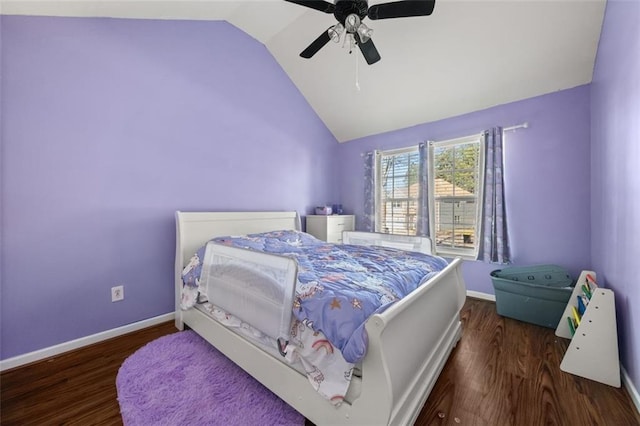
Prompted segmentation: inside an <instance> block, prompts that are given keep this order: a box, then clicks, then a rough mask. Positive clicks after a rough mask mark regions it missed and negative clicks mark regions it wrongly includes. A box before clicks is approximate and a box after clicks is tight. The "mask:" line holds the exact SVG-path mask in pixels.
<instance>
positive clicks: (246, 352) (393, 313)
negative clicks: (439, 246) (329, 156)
mask: <svg viewBox="0 0 640 426" xmlns="http://www.w3.org/2000/svg"><path fill="white" fill-rule="evenodd" d="M280 229H297V230H299V229H300V218H299V217H298V215H297V213H296V212H238V213H235V212H176V233H177V234H176V267H175V283H176V286H175V291H176V318H175V322H176V327H177V328H178V329H180V330H183V329H184V327H185V326H187V327H189V328H191V329H192V330H194V331H195V332H196V333H198V334H199V335H200V336H202V337H203V338H204V339H206V340H207V341H208V342H210V343H211V344H212V345H213V346H215V347H216V348H217V349H218V350H220V351H221V352H222V353H224V354H225V355H226V356H227V357H229V358H230V359H232V360H233V361H234V362H235V363H236V364H238V365H239V366H240V367H242V368H243V369H244V370H245V371H247V372H248V373H249V374H251V375H252V376H253V377H254V378H256V379H257V380H258V381H260V382H261V383H262V384H263V385H265V386H266V387H267V388H269V389H270V390H271V391H272V392H274V393H275V394H276V395H278V396H279V397H280V398H282V399H283V400H284V401H286V402H287V403H288V404H289V405H291V406H292V407H294V408H295V409H296V410H298V411H299V412H300V413H301V414H303V415H304V416H305V417H306V418H307V419H309V420H310V421H312V422H313V423H315V424H316V425H325V424H330V425H338V424H350V425H363V424H366V425H378V424H380V425H387V424H392V425H409V424H413V422H415V420H416V418H417V416H418V414H419V413H420V411H421V409H422V407H423V405H424V403H425V401H426V400H427V397H428V396H429V393H430V392H431V389H432V388H433V386H434V384H435V382H436V380H437V378H438V376H439V374H440V372H441V371H442V368H443V367H444V364H445V362H446V361H447V359H448V357H449V354H450V353H451V351H452V350H453V348H454V347H455V345H456V343H457V342H458V340H459V339H460V336H461V333H462V329H461V324H460V319H459V313H460V309H461V308H462V305H463V304H464V300H465V294H466V291H465V285H464V281H463V278H462V272H461V263H462V262H461V260H460V259H455V260H453V261H452V262H451V263H450V264H449V265H448V266H447V267H446V268H445V269H444V270H443V271H442V272H441V273H440V274H438V275H437V276H435V277H433V278H432V279H430V280H429V281H428V282H427V283H425V284H424V285H422V286H420V287H419V288H418V289H417V290H415V291H414V292H412V293H411V294H410V295H409V296H407V297H405V298H404V299H402V300H400V301H399V302H397V303H395V304H394V305H392V306H391V307H390V308H389V309H387V310H386V311H385V312H383V313H381V314H375V315H373V316H372V317H371V318H370V319H369V320H368V321H367V323H366V325H365V327H366V330H367V333H368V337H369V346H368V350H367V355H366V357H365V358H364V360H363V361H362V365H361V370H362V389H361V392H360V395H359V396H358V397H356V398H355V399H354V400H353V401H352V402H350V403H348V402H346V401H345V402H343V403H342V404H341V405H340V406H338V407H335V406H333V405H331V404H330V403H329V402H328V401H327V400H326V399H324V398H323V397H321V396H320V395H319V394H318V393H317V392H316V391H315V390H314V389H313V387H312V386H311V385H310V383H309V382H308V379H307V377H306V376H304V375H302V374H300V373H299V372H298V371H296V370H295V369H293V368H292V367H290V366H289V365H287V364H286V363H285V362H284V361H282V360H281V359H278V358H277V357H275V356H273V355H270V354H268V353H266V352H264V351H263V350H261V349H260V348H258V347H257V346H255V345H254V344H252V343H251V342H249V341H247V340H245V339H244V338H242V337H241V336H239V335H238V334H236V333H234V332H232V331H230V330H229V329H227V328H226V327H224V326H223V325H222V324H220V323H218V322H217V321H215V320H213V319H212V318H211V317H209V316H207V315H206V314H204V313H202V312H201V311H200V310H197V309H189V310H186V311H183V310H181V309H180V294H181V288H182V279H181V272H182V269H183V266H184V265H186V263H188V261H189V259H190V258H191V256H192V255H193V253H195V252H196V251H197V250H198V248H200V247H202V246H203V245H204V244H205V243H206V242H207V241H208V240H210V239H211V238H213V237H216V236H223V235H242V234H248V233H256V232H267V231H273V230H280ZM409 330H410V331H411V333H410V332H409ZM416 331H417V332H418V336H420V337H421V338H416V337H415V332H416Z"/></svg>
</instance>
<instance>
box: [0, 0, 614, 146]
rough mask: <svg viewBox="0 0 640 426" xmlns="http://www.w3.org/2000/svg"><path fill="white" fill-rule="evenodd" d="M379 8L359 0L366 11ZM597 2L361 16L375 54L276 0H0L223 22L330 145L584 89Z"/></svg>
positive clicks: (527, 1) (467, 5)
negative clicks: (285, 80) (252, 48)
mask: <svg viewBox="0 0 640 426" xmlns="http://www.w3.org/2000/svg"><path fill="white" fill-rule="evenodd" d="M383 2H387V0H370V1H369V5H370V6H371V5H374V4H379V3H383ZM604 9H605V0H496V1H488V0H436V6H435V10H434V12H433V14H432V15H431V16H426V17H412V18H398V19H385V20H376V21H370V20H367V21H366V23H367V25H368V26H369V27H370V28H372V29H373V30H374V34H373V40H374V41H375V44H376V47H377V49H378V51H379V52H380V55H381V57H382V59H381V60H380V61H379V62H377V63H376V64H374V65H367V63H366V62H365V61H364V59H363V57H362V55H361V54H360V51H359V50H357V48H356V50H354V51H353V53H351V54H349V48H348V47H347V46H344V47H343V44H342V43H339V44H334V43H329V44H328V45H326V46H325V47H324V48H322V49H321V50H320V51H319V52H318V53H317V54H316V55H315V56H314V57H313V58H311V59H303V58H301V57H300V56H299V53H300V52H301V51H302V50H303V49H305V48H306V47H307V46H308V45H309V44H310V43H311V42H312V41H313V40H315V39H316V38H317V37H318V36H319V35H320V33H321V32H322V31H324V30H326V29H327V28H328V27H329V26H331V25H333V24H334V23H335V19H334V18H333V16H332V15H329V14H324V13H322V12H319V11H316V10H313V9H309V8H305V7H302V6H299V5H296V4H292V3H288V2H285V1H283V0H260V1H250V0H235V1H223V0H195V1H186V0H165V1H155V0H119V1H115V0H110V1H90V0H73V1H54V0H45V1H36V0H2V1H1V2H0V12H1V13H3V14H20V15H47V16H80V17H120V18H153V19H195V20H226V21H228V22H230V23H231V24H233V25H235V26H237V27H238V28H240V29H242V30H243V31H245V32H246V33H248V34H249V35H251V36H253V37H254V38H255V39H256V40H258V41H259V42H261V43H263V44H264V45H265V46H266V47H267V49H268V50H269V51H270V52H271V54H272V55H273V56H274V58H275V59H276V60H277V61H278V63H279V64H280V65H281V66H282V68H283V70H284V71H285V72H286V73H287V74H288V75H289V77H290V78H291V80H292V81H293V83H294V84H295V85H296V86H297V87H298V89H299V90H300V92H301V93H302V94H303V96H305V98H306V99H307V101H308V102H309V104H310V105H311V107H312V108H313V109H314V110H315V112H316V113H317V114H318V116H319V117H320V118H321V119H322V120H323V121H324V123H325V124H326V126H327V127H328V128H329V130H330V131H331V132H332V133H333V134H334V136H335V137H336V139H337V140H338V141H340V142H344V141H349V140H353V139H357V138H360V137H364V136H369V135H373V134H378V133H383V132H388V131H392V130H397V129H400V128H404V127H409V126H413V125H416V124H421V123H426V122H430V121H435V120H439V119H442V118H447V117H452V116H456V115H460V114H464V113H468V112H472V111H477V110H480V109H484V108H489V107H491V106H495V105H500V104H505V103H508V102H512V101H516V100H521V99H526V98H529V97H533V96H537V95H541V94H545V93H550V92H554V91H557V90H562V89H567V88H571V87H575V86H579V85H582V84H586V83H589V82H591V77H592V74H593V66H594V62H595V56H596V52H597V46H598V40H599V37H600V29H601V26H602V20H603V15H604Z"/></svg>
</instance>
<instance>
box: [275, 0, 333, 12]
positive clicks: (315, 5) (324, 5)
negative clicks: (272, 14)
mask: <svg viewBox="0 0 640 426" xmlns="http://www.w3.org/2000/svg"><path fill="white" fill-rule="evenodd" d="M284 1H288V2H289V3H295V4H299V5H300V6H306V7H310V8H311V9H315V10H319V11H320V12H324V13H333V12H335V10H336V6H335V5H334V4H333V3H329V2H326V1H322V0H284Z"/></svg>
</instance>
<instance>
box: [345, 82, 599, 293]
mask: <svg viewBox="0 0 640 426" xmlns="http://www.w3.org/2000/svg"><path fill="white" fill-rule="evenodd" d="M523 84H526V83H525V82H523ZM589 99H590V98H589V86H580V87H576V88H573V89H570V90H565V91H561V92H557V93H553V94H549V95H545V96H539V97H536V98H532V99H527V100H524V101H520V102H514V103H511V104H507V105H502V106H498V107H494V108H490V109H487V110H483V111H478V112H474V113H471V114H466V115H463V116H459V117H454V118H450V119H446V120H441V121H437V122H433V123H427V124H422V125H419V126H414V127H411V128H407V129H403V130H398V131H395V132H390V133H385V134H380V135H376V136H371V137H366V138H363V139H359V140H354V141H351V142H348V143H346V144H341V145H340V148H339V156H340V173H341V182H340V187H341V194H340V197H341V200H342V203H343V204H345V205H346V206H350V207H352V209H353V212H354V213H355V214H356V215H362V214H363V199H364V181H363V167H362V164H363V159H362V157H361V154H362V153H364V152H368V151H371V150H373V149H381V150H385V149H393V148H401V147H406V146H411V145H415V144H417V143H418V142H420V141H426V140H443V139H451V138H455V137H461V136H466V135H470V134H474V133H479V132H481V131H482V130H483V129H487V128H490V127H492V126H503V127H508V126H511V125H515V124H520V123H523V122H528V123H529V125H530V127H529V128H528V129H520V130H516V131H511V132H507V137H506V141H505V157H506V158H505V164H506V165H505V191H506V195H505V196H506V201H507V203H508V204H507V206H508V211H507V214H508V218H507V221H508V227H509V232H510V236H511V248H512V258H513V263H514V265H532V264H540V263H555V264H558V265H562V266H564V267H566V268H567V269H568V270H569V271H570V272H571V273H572V274H574V275H575V276H576V278H577V275H578V273H579V272H580V270H582V269H585V268H587V267H589V265H590V246H589V244H590V243H589V227H590V215H589V206H590V204H589V202H590V198H589V184H590V180H589V167H588V166H589V158H590V156H589V131H590V127H589V126H590V125H589ZM357 222H359V223H362V220H359V221H358V220H357ZM498 268H499V266H497V265H492V264H486V263H483V262H465V263H464V269H463V270H464V275H465V280H466V283H467V287H468V289H469V290H473V291H479V292H484V293H491V294H493V286H492V284H491V280H490V276H489V273H490V272H491V271H492V270H494V269H498Z"/></svg>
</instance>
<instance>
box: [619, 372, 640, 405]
mask: <svg viewBox="0 0 640 426" xmlns="http://www.w3.org/2000/svg"><path fill="white" fill-rule="evenodd" d="M620 371H622V384H623V385H624V387H625V388H627V392H629V396H630V397H631V400H632V401H633V405H635V406H636V410H638V413H640V394H638V389H636V387H635V386H634V385H633V382H632V381H631V377H629V375H628V374H627V370H625V369H624V367H622V366H621V367H620Z"/></svg>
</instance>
